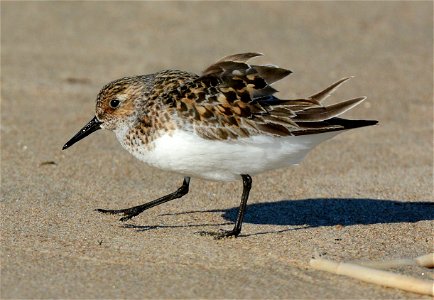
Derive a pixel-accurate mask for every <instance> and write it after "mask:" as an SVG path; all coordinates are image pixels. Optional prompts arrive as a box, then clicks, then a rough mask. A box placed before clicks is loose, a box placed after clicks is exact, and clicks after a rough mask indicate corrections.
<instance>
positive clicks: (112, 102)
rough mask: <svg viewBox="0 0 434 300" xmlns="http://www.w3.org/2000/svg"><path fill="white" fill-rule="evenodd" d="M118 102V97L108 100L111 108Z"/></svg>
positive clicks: (116, 105)
mask: <svg viewBox="0 0 434 300" xmlns="http://www.w3.org/2000/svg"><path fill="white" fill-rule="evenodd" d="M120 103H121V102H120V101H119V100H118V99H113V100H111V101H110V107H111V108H116V107H118V106H119V104H120Z"/></svg>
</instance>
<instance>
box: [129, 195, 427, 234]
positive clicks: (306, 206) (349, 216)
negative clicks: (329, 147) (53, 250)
mask: <svg viewBox="0 0 434 300" xmlns="http://www.w3.org/2000/svg"><path fill="white" fill-rule="evenodd" d="M209 212H216V213H222V217H223V218H224V219H225V220H227V221H231V222H235V220H236V218H237V213H238V207H233V208H229V209H226V210H198V211H184V212H179V213H174V214H165V215H180V214H191V213H209ZM431 220H434V202H429V201H421V202H403V201H397V200H380V199H364V198H331V199H327V198H318V199H302V200H281V201H274V202H271V201H270V202H260V203H252V204H249V205H247V211H246V214H245V216H244V223H250V224H260V225H282V226H295V227H298V228H291V229H285V230H276V231H273V232H282V231H287V230H297V229H300V227H301V228H309V227H321V226H336V225H343V226H351V225H369V224H385V223H407V222H410V223H413V222H418V221H431ZM220 225H221V224H220ZM127 226H128V227H130V228H131V227H133V228H136V229H140V228H142V230H143V229H144V228H148V229H157V228H158V227H160V226H155V227H152V228H149V227H150V226H136V225H127ZM180 226H181V227H182V225H180ZM186 226H189V227H191V226H192V225H186ZM196 226H197V227H199V226H215V225H213V224H198V225H194V227H196ZM176 227H178V226H176ZM145 230H146V229H145ZM265 233H272V232H263V233H257V234H265Z"/></svg>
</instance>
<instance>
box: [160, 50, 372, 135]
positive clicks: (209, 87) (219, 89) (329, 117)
mask: <svg viewBox="0 0 434 300" xmlns="http://www.w3.org/2000/svg"><path fill="white" fill-rule="evenodd" d="M259 55H261V54H260V53H241V54H235V55H230V56H227V57H224V58H222V59H220V60H219V61H218V62H216V63H215V64H213V65H211V66H209V67H208V68H206V69H205V70H204V72H203V74H202V75H201V76H191V77H190V80H183V81H182V83H181V84H180V85H178V86H176V87H174V89H172V90H171V91H168V93H167V94H166V96H165V97H164V99H165V100H164V101H165V102H166V104H170V105H172V106H173V107H175V108H176V113H177V114H178V115H179V116H180V118H179V120H184V122H188V124H189V125H191V126H192V128H193V130H194V131H195V132H196V133H197V134H199V135H200V136H201V137H203V138H207V139H237V138H240V137H248V136H251V135H258V134H263V135H264V134H265V135H273V136H288V135H303V134H314V133H320V132H326V131H335V130H342V129H346V128H351V126H350V123H351V122H350V121H347V120H345V122H341V121H339V120H343V119H339V118H335V117H336V116H338V115H340V114H342V113H344V112H345V111H347V110H348V109H351V108H352V107H354V106H356V105H357V104H359V103H360V102H362V101H363V100H364V99H365V98H364V97H360V98H355V99H352V100H348V101H344V102H341V103H338V104H335V105H331V106H328V107H326V106H322V104H321V101H322V100H324V99H325V98H327V97H328V96H329V95H330V94H331V93H332V92H333V91H334V90H336V88H337V87H338V86H339V85H341V84H342V83H343V82H345V81H347V80H348V79H349V78H344V79H341V80H339V81H338V82H336V83H334V84H333V85H331V86H330V87H328V88H326V89H325V90H324V91H322V92H320V93H317V94H315V95H313V96H311V97H308V98H306V99H295V100H281V99H278V98H277V97H275V96H274V94H275V93H276V92H277V91H276V90H275V89H274V88H273V87H271V84H272V83H274V82H276V81H278V80H280V79H282V78H284V77H286V76H287V75H289V74H290V73H291V71H289V70H286V69H283V68H279V67H277V66H273V65H249V64H247V63H246V62H247V61H248V60H249V59H250V58H253V57H255V56H259ZM178 82H179V80H178ZM371 123H372V122H370V123H369V122H368V123H366V122H365V123H364V122H361V121H357V122H356V123H354V124H357V127H360V126H367V125H372V124H371ZM183 125H186V124H183ZM354 126H356V125H354Z"/></svg>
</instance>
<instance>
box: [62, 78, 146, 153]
mask: <svg viewBox="0 0 434 300" xmlns="http://www.w3.org/2000/svg"><path fill="white" fill-rule="evenodd" d="M145 87H146V84H145V81H143V80H141V78H140V77H124V78H121V79H118V80H115V81H112V82H110V83H108V84H106V85H105V86H104V87H103V88H102V89H101V91H100V92H99V94H98V96H97V98H96V109H95V117H94V118H93V119H92V120H90V121H89V123H87V124H86V125H85V126H84V127H83V128H82V129H81V130H80V131H79V132H78V133H77V134H76V135H75V136H74V137H72V138H71V139H70V140H69V141H68V142H67V143H66V144H65V145H64V146H63V150H64V149H67V148H69V147H70V146H72V145H73V144H75V143H76V142H78V141H79V140H81V139H83V138H85V137H86V136H88V135H89V134H91V133H92V132H94V131H96V130H98V129H108V130H114V131H115V130H118V129H121V128H124V127H125V126H128V124H131V123H132V122H134V120H135V118H137V109H136V108H137V105H138V103H137V102H138V101H139V100H140V99H141V98H142V96H143V94H144V91H145Z"/></svg>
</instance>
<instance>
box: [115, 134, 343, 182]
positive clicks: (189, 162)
mask: <svg viewBox="0 0 434 300" xmlns="http://www.w3.org/2000/svg"><path fill="white" fill-rule="evenodd" d="M338 133H339V132H338V131H335V132H327V133H320V134H313V135H303V136H289V137H270V136H254V137H249V138H242V139H239V140H236V141H213V140H206V139H203V138H201V137H199V136H198V135H196V134H194V133H191V132H186V131H182V130H177V131H175V132H172V134H170V135H169V134H166V135H163V136H161V137H160V138H158V139H156V140H154V141H153V143H154V144H153V147H151V148H149V150H147V148H146V147H143V146H142V147H139V148H138V149H132V148H131V147H128V146H127V145H125V143H123V142H122V135H123V134H118V133H117V134H116V135H117V137H118V139H119V141H120V142H121V144H122V145H123V146H124V147H125V148H126V149H127V150H128V151H129V152H131V153H132V154H133V155H134V156H135V157H136V158H138V159H140V160H141V161H143V162H145V163H147V164H149V165H151V166H154V167H157V168H160V169H163V170H166V171H172V172H177V173H180V174H183V175H187V176H192V177H200V178H204V179H209V180H219V181H231V180H238V179H240V174H249V175H255V174H258V173H261V172H264V171H268V170H273V169H277V168H282V167H288V166H290V165H294V164H298V163H300V161H301V160H302V159H303V158H304V157H305V155H306V154H307V153H308V152H309V150H311V149H313V148H314V147H315V146H316V145H318V144H319V143H321V142H323V141H325V140H327V139H329V138H331V137H333V136H335V135H337V134H338Z"/></svg>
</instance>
